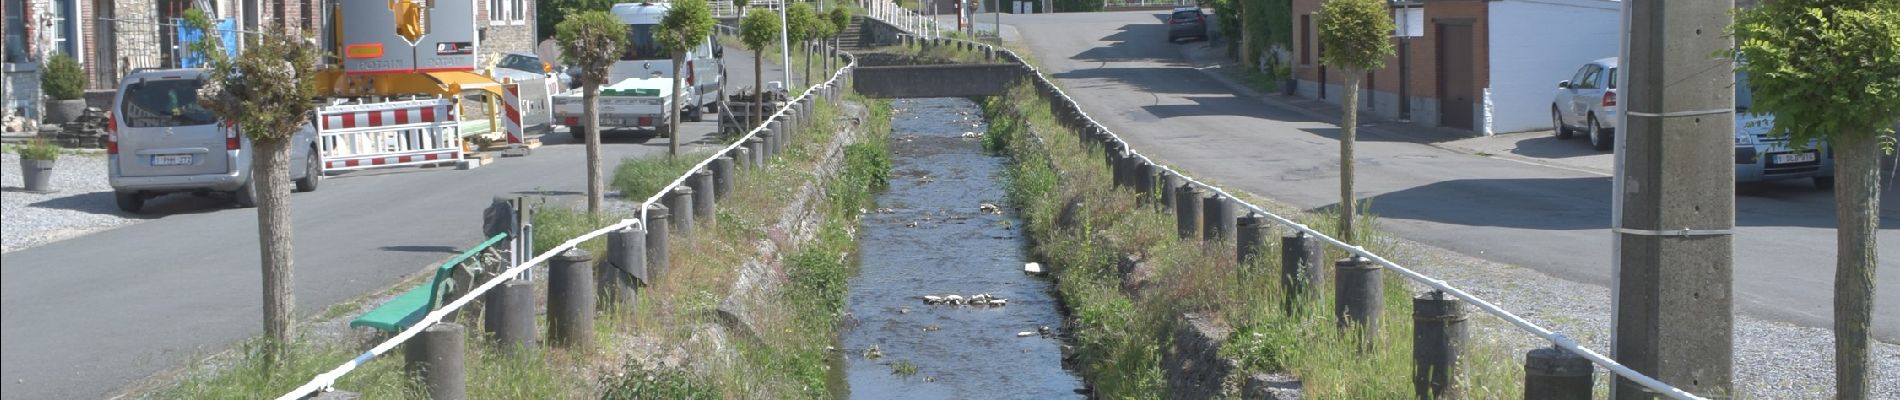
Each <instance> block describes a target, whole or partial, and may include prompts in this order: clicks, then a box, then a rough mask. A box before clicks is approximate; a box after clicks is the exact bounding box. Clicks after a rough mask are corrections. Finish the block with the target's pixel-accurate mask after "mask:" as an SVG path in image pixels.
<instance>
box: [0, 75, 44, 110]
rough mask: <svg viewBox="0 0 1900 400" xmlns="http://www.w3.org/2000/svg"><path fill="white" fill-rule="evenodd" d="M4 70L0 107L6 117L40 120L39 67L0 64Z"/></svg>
mask: <svg viewBox="0 0 1900 400" xmlns="http://www.w3.org/2000/svg"><path fill="white" fill-rule="evenodd" d="M0 68H5V69H6V80H7V82H6V85H7V87H6V93H4V94H0V105H4V107H5V114H6V115H7V116H15V115H17V116H21V117H26V119H27V120H30V121H39V120H40V118H39V117H40V71H39V65H37V64H29V63H6V64H0Z"/></svg>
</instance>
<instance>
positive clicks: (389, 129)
mask: <svg viewBox="0 0 1900 400" xmlns="http://www.w3.org/2000/svg"><path fill="white" fill-rule="evenodd" d="M317 121H318V122H319V125H318V128H317V137H318V141H319V143H320V144H321V145H320V146H318V148H319V149H320V150H321V152H322V158H323V171H324V172H326V173H328V172H332V171H347V170H353V169H364V168H375V167H389V166H399V165H419V164H437V163H454V162H459V161H460V160H461V159H462V137H461V118H460V117H459V116H458V115H457V114H456V110H455V102H454V101H451V100H441V99H437V100H408V101H392V102H384V103H372V104H344V105H336V106H329V107H323V108H321V109H319V110H318V111H317Z"/></svg>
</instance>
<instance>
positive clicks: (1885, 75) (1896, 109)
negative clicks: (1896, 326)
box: [1734, 0, 1900, 399]
mask: <svg viewBox="0 0 1900 400" xmlns="http://www.w3.org/2000/svg"><path fill="white" fill-rule="evenodd" d="M1734 31H1735V35H1736V36H1737V38H1739V39H1740V42H1739V44H1738V45H1737V46H1736V52H1737V53H1738V58H1739V60H1741V61H1742V62H1740V63H1738V64H1737V66H1736V68H1737V69H1739V70H1741V71H1743V72H1745V73H1746V74H1747V77H1748V82H1746V83H1750V84H1752V85H1751V86H1752V87H1753V89H1754V90H1752V91H1751V92H1752V93H1753V94H1754V99H1753V100H1754V104H1753V107H1751V108H1750V110H1749V112H1752V113H1760V114H1768V115H1774V116H1775V126H1774V131H1773V132H1774V134H1776V135H1783V136H1788V137H1790V138H1791V139H1792V140H1791V141H1790V142H1791V143H1808V142H1809V141H1811V140H1816V139H1818V140H1821V141H1823V142H1825V143H1827V145H1828V146H1831V147H1832V149H1833V152H1834V166H1835V168H1834V176H1835V177H1834V185H1835V187H1834V207H1835V210H1834V215H1835V218H1836V219H1838V220H1839V227H1838V228H1836V229H1835V240H1836V241H1837V242H1836V244H1835V248H1836V252H1837V253H1836V254H1835V261H1834V268H1835V272H1834V343H1835V350H1834V377H1835V387H1836V388H1837V389H1836V391H1837V392H1838V394H1837V396H1838V398H1841V399H1865V398H1868V391H1869V389H1870V386H1871V385H1869V383H1868V380H1867V376H1868V364H1867V362H1868V353H1867V343H1868V342H1869V341H1870V340H1871V337H1870V331H1869V324H1870V323H1871V319H1872V316H1873V299H1874V266H1875V265H1876V264H1877V263H1878V261H1879V258H1878V256H1877V255H1876V254H1875V250H1876V248H1875V247H1874V244H1875V232H1876V231H1877V230H1879V228H1880V156H1881V153H1882V152H1886V153H1888V154H1891V153H1892V151H1893V144H1894V143H1893V142H1892V140H1893V139H1892V138H1893V137H1892V136H1891V135H1892V134H1893V126H1894V124H1895V123H1897V122H1900V1H1895V0H1775V1H1766V2H1762V4H1761V5H1759V6H1757V7H1755V8H1752V9H1746V10H1742V11H1740V12H1738V13H1737V15H1736V20H1735V29H1734Z"/></svg>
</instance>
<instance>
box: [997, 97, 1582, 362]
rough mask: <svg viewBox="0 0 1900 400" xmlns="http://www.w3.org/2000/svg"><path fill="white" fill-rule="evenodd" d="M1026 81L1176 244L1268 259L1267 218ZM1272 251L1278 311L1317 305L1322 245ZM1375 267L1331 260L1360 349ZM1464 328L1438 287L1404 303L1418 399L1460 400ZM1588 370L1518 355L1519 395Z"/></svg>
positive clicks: (1372, 327) (1304, 243)
mask: <svg viewBox="0 0 1900 400" xmlns="http://www.w3.org/2000/svg"><path fill="white" fill-rule="evenodd" d="M1025 68H1027V67H1025ZM1033 84H1034V85H1035V86H1036V88H1037V91H1038V93H1040V94H1041V95H1042V97H1043V98H1044V99H1045V100H1048V101H1049V104H1050V111H1051V113H1052V114H1054V115H1055V116H1056V120H1057V121H1058V122H1059V123H1060V124H1061V125H1062V126H1064V127H1068V128H1070V129H1071V131H1072V132H1075V133H1077V135H1078V136H1079V137H1080V138H1081V140H1082V142H1083V146H1084V148H1086V149H1089V150H1088V151H1090V152H1094V151H1096V150H1099V151H1101V153H1102V156H1103V158H1104V160H1103V161H1104V164H1106V165H1105V166H1106V168H1107V169H1108V171H1109V176H1110V181H1111V182H1112V183H1113V184H1114V185H1115V186H1116V187H1119V188H1124V189H1127V190H1130V191H1132V192H1134V193H1135V194H1136V195H1137V199H1138V202H1139V204H1142V205H1151V204H1152V205H1153V206H1155V207H1158V208H1160V209H1162V210H1165V211H1171V212H1173V213H1174V216H1175V226H1176V234H1177V236H1178V237H1179V238H1181V239H1183V240H1196V239H1198V240H1201V241H1203V242H1204V243H1208V244H1210V245H1212V244H1225V243H1229V242H1228V241H1229V240H1232V242H1231V243H1233V244H1234V246H1235V247H1234V255H1235V259H1236V260H1237V261H1239V271H1238V273H1241V274H1250V273H1252V271H1251V270H1250V268H1255V267H1254V265H1258V264H1262V263H1267V262H1270V260H1262V259H1261V257H1260V255H1261V254H1262V253H1263V252H1265V251H1266V249H1267V247H1266V246H1267V244H1266V240H1267V238H1268V237H1270V236H1272V233H1271V221H1270V220H1268V219H1267V218H1266V217H1264V216H1261V215H1259V214H1255V213H1251V212H1250V213H1247V215H1236V213H1237V212H1239V210H1240V208H1241V205H1240V203H1239V201H1238V200H1236V199H1233V198H1231V197H1228V196H1225V195H1223V194H1221V193H1218V192H1215V193H1208V191H1207V190H1206V189H1203V188H1202V187H1201V186H1200V185H1199V184H1198V183H1193V182H1190V181H1189V180H1188V179H1187V178H1185V177H1183V176H1180V175H1177V174H1176V173H1175V172H1173V171H1170V170H1167V169H1165V168H1163V167H1161V166H1158V165H1155V164H1152V163H1151V162H1150V161H1149V160H1147V159H1145V158H1143V157H1140V156H1139V155H1137V154H1136V153H1134V151H1133V150H1132V149H1130V148H1128V145H1127V144H1126V143H1125V142H1122V141H1120V140H1119V139H1117V138H1115V137H1114V136H1113V135H1112V134H1110V133H1109V132H1108V131H1107V129H1105V128H1103V127H1101V126H1099V125H1097V124H1095V123H1093V121H1090V120H1089V119H1088V118H1087V116H1086V115H1085V114H1084V113H1083V112H1082V110H1081V108H1080V106H1079V105H1078V104H1076V103H1075V102H1073V101H1071V100H1069V99H1068V98H1067V97H1066V96H1063V95H1061V94H1060V93H1059V92H1058V91H1057V89H1056V88H1055V85H1054V84H1052V83H1050V82H1049V81H1048V80H1047V79H1037V80H1035V81H1034V82H1033ZM1279 246H1280V250H1281V252H1280V260H1279V261H1280V269H1279V281H1280V288H1281V290H1282V291H1283V292H1284V293H1285V294H1286V296H1285V298H1284V299H1283V300H1282V304H1281V307H1282V309H1283V310H1285V311H1286V312H1289V313H1290V312H1296V311H1298V310H1301V309H1303V308H1304V307H1308V306H1309V305H1313V304H1319V303H1321V302H1322V301H1324V295H1323V293H1322V292H1321V290H1319V288H1321V287H1322V286H1321V285H1323V284H1324V283H1325V282H1324V281H1325V270H1324V269H1322V267H1321V266H1320V260H1324V259H1326V255H1325V248H1324V244H1323V243H1322V242H1321V241H1319V240H1318V239H1317V238H1315V237H1312V236H1310V235H1308V234H1307V233H1305V232H1295V233H1293V234H1290V235H1286V236H1282V237H1281V238H1280V243H1279ZM1383 270H1384V268H1383V267H1381V266H1380V265H1379V264H1377V263H1374V262H1372V261H1371V260H1368V259H1366V258H1363V257H1359V256H1357V255H1354V256H1350V257H1347V258H1345V259H1342V260H1338V261H1336V262H1334V263H1333V282H1332V283H1333V292H1334V304H1333V314H1334V319H1335V323H1336V325H1337V326H1338V327H1339V328H1340V329H1341V330H1342V331H1346V332H1359V333H1361V334H1363V335H1365V336H1363V337H1361V338H1360V340H1361V343H1363V344H1364V345H1365V346H1367V348H1368V349H1369V348H1371V346H1373V345H1374V344H1375V343H1377V342H1378V340H1377V334H1378V333H1377V332H1378V331H1379V328H1380V322H1379V316H1380V315H1381V313H1382V312H1383V311H1384V298H1385V294H1384V293H1385V288H1384V275H1383V274H1382V272H1383ZM1468 329H1469V328H1468V327H1467V325H1466V312H1465V306H1464V302H1463V301H1461V300H1459V299H1457V298H1455V297H1451V296H1449V295H1448V294H1446V293H1445V292H1442V291H1438V290H1431V291H1427V292H1425V293H1424V294H1421V295H1418V296H1416V297H1414V298H1412V360H1413V378H1412V382H1413V389H1414V391H1415V394H1416V395H1417V397H1418V398H1421V399H1428V398H1461V397H1463V392H1462V390H1461V389H1460V388H1459V387H1458V385H1459V384H1460V383H1461V382H1462V381H1463V379H1462V378H1461V377H1460V376H1461V375H1460V374H1461V370H1462V366H1461V365H1460V361H1459V357H1460V354H1461V353H1462V351H1463V349H1464V348H1465V345H1466V342H1467V340H1468V338H1469V335H1470V332H1469V330H1468ZM1593 373H1594V365H1593V364H1591V362H1590V361H1589V360H1588V359H1585V358H1583V357H1581V356H1579V355H1577V354H1575V353H1572V352H1570V351H1567V350H1565V349H1563V348H1560V347H1554V346H1553V347H1548V348H1539V349H1535V350H1531V351H1529V352H1528V353H1527V354H1526V355H1525V364H1524V398H1526V399H1589V398H1591V395H1592V393H1591V391H1592V389H1593V387H1594V384H1595V383H1594V379H1595V377H1594V375H1593Z"/></svg>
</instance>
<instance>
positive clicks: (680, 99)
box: [666, 53, 697, 157]
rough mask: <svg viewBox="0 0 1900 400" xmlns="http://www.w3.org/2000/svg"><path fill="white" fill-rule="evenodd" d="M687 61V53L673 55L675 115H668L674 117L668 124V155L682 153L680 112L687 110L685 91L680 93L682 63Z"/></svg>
mask: <svg viewBox="0 0 1900 400" xmlns="http://www.w3.org/2000/svg"><path fill="white" fill-rule="evenodd" d="M685 63H686V54H685V53H679V54H674V55H673V92H672V93H673V95H672V96H673V109H672V112H673V115H668V117H671V118H672V119H673V123H671V124H666V156H667V157H673V156H677V155H679V154H680V121H681V120H680V114H682V113H685V112H686V96H685V94H684V93H680V65H681V64H685ZM695 103H697V101H695Z"/></svg>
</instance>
